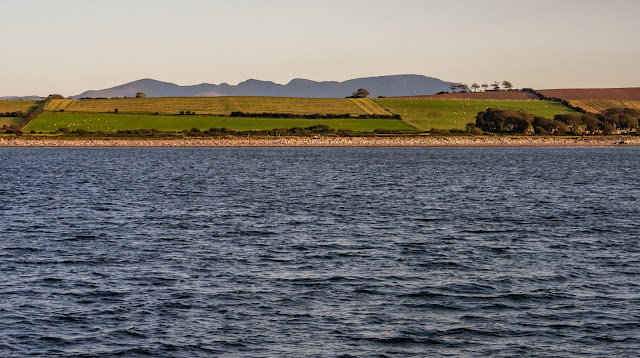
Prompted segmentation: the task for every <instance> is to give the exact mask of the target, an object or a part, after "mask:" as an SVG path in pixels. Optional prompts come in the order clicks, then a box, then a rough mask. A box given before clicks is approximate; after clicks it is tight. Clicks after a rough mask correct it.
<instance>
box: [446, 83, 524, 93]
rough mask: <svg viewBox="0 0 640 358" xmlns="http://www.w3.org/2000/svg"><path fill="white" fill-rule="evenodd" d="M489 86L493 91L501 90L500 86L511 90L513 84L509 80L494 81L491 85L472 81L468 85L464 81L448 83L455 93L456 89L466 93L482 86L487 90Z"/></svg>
mask: <svg viewBox="0 0 640 358" xmlns="http://www.w3.org/2000/svg"><path fill="white" fill-rule="evenodd" d="M501 86H502V87H501ZM489 87H491V91H494V92H499V91H501V90H502V89H501V88H504V90H506V91H512V90H513V84H511V82H509V81H502V83H500V81H495V82H493V84H491V85H488V84H486V83H483V84H482V85H479V84H477V83H474V84H472V85H471V86H469V85H468V84H466V83H452V84H450V85H449V89H451V93H456V90H459V91H460V93H467V92H471V91H473V92H478V89H480V88H482V90H483V91H484V92H487V91H489ZM445 93H446V92H445Z"/></svg>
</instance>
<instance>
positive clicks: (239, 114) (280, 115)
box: [230, 111, 402, 119]
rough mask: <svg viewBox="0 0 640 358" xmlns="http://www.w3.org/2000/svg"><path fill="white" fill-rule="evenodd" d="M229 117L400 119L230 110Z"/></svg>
mask: <svg viewBox="0 0 640 358" xmlns="http://www.w3.org/2000/svg"><path fill="white" fill-rule="evenodd" d="M230 116H231V117H244V118H305V119H338V118H359V119H402V116H401V115H399V114H395V115H382V114H360V115H358V116H352V115H351V114H349V113H344V114H319V113H316V114H302V115H300V114H291V113H266V112H265V113H245V112H239V111H236V112H231V114H230Z"/></svg>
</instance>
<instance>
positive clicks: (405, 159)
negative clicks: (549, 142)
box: [0, 148, 640, 357]
mask: <svg viewBox="0 0 640 358" xmlns="http://www.w3.org/2000/svg"><path fill="white" fill-rule="evenodd" d="M638 158H640V149H635V148H608V149H607V148H600V149H569V148H564V149H553V148H522V149H508V148H475V149H472V148H466V149H465V148H459V149H428V148H409V149H401V148H388V149H365V148H360V149H358V148H342V149H341V148H324V149H323V148H315V149H312V148H309V149H302V148H301V149H292V148H274V149H259V148H256V149H46V148H40V149H38V148H32V149H17V148H16V149H11V148H3V149H0V163H2V164H1V165H2V166H1V168H0V200H1V201H0V356H2V357H24V356H42V357H56V356H61V357H94V356H96V357H110V356H123V357H139V356H153V357H209V356H234V357H236V356H238V357H301V356H305V357H307V356H308V357H313V356H322V357H325V356H329V357H331V356H343V357H365V356H378V357H423V356H478V357H487V356H527V357H548V356H555V357H563V356H567V357H568V356H594V357H601V356H609V357H612V356H617V357H625V356H637V354H638V352H640V220H639V219H640V207H639V205H638V197H640V186H639V184H640V180H639V176H640V161H639V160H638Z"/></svg>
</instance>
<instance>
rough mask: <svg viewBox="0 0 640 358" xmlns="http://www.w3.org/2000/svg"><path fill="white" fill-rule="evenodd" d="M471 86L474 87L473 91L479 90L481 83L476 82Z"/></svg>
mask: <svg viewBox="0 0 640 358" xmlns="http://www.w3.org/2000/svg"><path fill="white" fill-rule="evenodd" d="M471 88H473V92H478V88H480V85H479V84H477V83H474V84H472V85H471Z"/></svg>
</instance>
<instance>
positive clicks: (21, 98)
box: [0, 96, 42, 101]
mask: <svg viewBox="0 0 640 358" xmlns="http://www.w3.org/2000/svg"><path fill="white" fill-rule="evenodd" d="M41 99H42V97H40V96H24V97H16V96H7V97H0V101H27V100H29V101H37V100H41Z"/></svg>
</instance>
